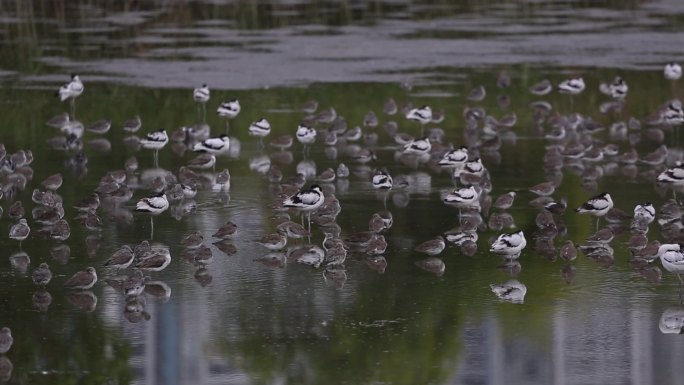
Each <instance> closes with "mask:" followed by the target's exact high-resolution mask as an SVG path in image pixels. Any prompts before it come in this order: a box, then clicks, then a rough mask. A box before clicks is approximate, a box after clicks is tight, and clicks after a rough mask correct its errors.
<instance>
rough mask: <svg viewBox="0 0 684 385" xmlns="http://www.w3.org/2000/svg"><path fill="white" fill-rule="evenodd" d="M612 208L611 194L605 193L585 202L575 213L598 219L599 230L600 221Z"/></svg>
mask: <svg viewBox="0 0 684 385" xmlns="http://www.w3.org/2000/svg"><path fill="white" fill-rule="evenodd" d="M612 208H613V199H612V198H611V197H610V194H608V193H606V192H604V193H601V194H599V195H597V196H595V197H593V198H591V199H589V200H588V201H586V202H584V203H583V204H582V206H580V207H578V208H577V209H575V211H576V212H578V213H580V214H591V215H593V216H595V217H597V220H596V228H597V229H598V221H599V220H600V219H601V217H602V216H604V215H606V214H607V213H608V211H609V210H610V209H612Z"/></svg>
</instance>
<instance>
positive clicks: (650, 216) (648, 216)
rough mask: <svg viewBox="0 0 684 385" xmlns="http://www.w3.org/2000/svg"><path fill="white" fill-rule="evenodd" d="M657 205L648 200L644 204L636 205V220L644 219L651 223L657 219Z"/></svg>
mask: <svg viewBox="0 0 684 385" xmlns="http://www.w3.org/2000/svg"><path fill="white" fill-rule="evenodd" d="M655 215H656V212H655V207H653V203H650V202H646V203H642V204H638V205H636V207H634V220H635V221H637V220H638V221H643V222H645V223H646V224H649V223H651V222H653V220H654V219H655Z"/></svg>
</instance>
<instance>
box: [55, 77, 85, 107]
mask: <svg viewBox="0 0 684 385" xmlns="http://www.w3.org/2000/svg"><path fill="white" fill-rule="evenodd" d="M83 89H84V87H83V82H81V78H79V77H78V75H75V74H74V75H71V81H70V82H69V83H66V84H64V85H63V86H61V87H59V90H58V91H57V96H58V97H59V101H60V102H63V101H65V100H67V99H71V100H72V102H73V100H74V99H76V98H77V97H78V96H80V95H81V94H82V93H83Z"/></svg>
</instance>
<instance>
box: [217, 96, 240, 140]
mask: <svg viewBox="0 0 684 385" xmlns="http://www.w3.org/2000/svg"><path fill="white" fill-rule="evenodd" d="M240 110H241V107H240V101H238V100H237V99H233V100H229V101H227V102H222V103H221V104H220V105H219V106H218V108H217V109H216V113H217V114H218V116H220V117H222V118H226V134H227V133H228V131H229V130H230V120H231V119H235V117H236V116H238V114H239V113H240Z"/></svg>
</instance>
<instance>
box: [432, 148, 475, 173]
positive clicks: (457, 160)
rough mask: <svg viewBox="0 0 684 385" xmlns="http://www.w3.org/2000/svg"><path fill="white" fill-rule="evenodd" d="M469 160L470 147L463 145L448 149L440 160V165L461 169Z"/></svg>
mask: <svg viewBox="0 0 684 385" xmlns="http://www.w3.org/2000/svg"><path fill="white" fill-rule="evenodd" d="M467 161H468V147H461V148H457V149H454V150H450V151H447V153H446V154H444V155H443V156H442V159H440V160H439V165H440V166H441V167H444V168H451V169H459V168H462V167H463V165H465V163H466V162H467Z"/></svg>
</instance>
